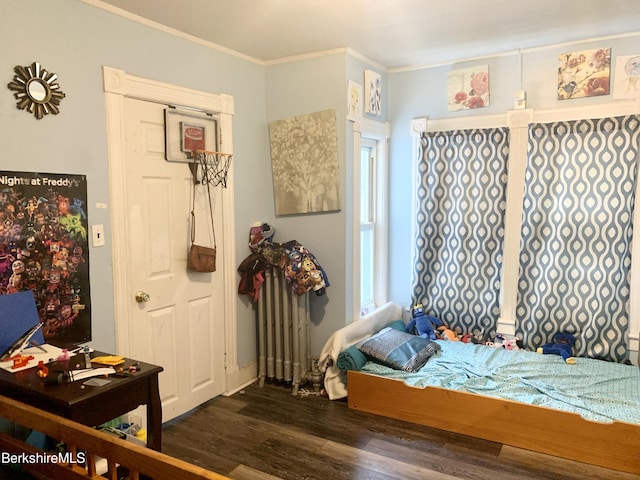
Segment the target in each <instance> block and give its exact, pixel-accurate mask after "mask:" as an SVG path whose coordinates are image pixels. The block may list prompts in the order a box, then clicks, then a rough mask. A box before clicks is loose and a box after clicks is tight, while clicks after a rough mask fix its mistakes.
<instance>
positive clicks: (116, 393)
mask: <svg viewBox="0 0 640 480" xmlns="http://www.w3.org/2000/svg"><path fill="white" fill-rule="evenodd" d="M102 355H107V354H105V353H101V352H94V353H92V354H91V356H92V357H98V356H102ZM76 363H80V365H82V366H83V367H84V356H83V355H78V356H76V357H72V358H71V360H69V364H70V365H75V364H76ZM134 363H138V364H139V365H140V371H138V372H136V373H132V374H131V375H129V376H128V377H114V376H109V380H111V381H110V382H109V383H108V384H106V385H104V386H101V387H88V386H87V387H84V388H82V384H83V383H84V382H85V380H80V381H77V382H72V383H63V384H61V385H47V384H45V383H44V382H43V381H42V380H41V379H40V378H39V377H38V375H37V373H36V369H35V368H30V369H28V370H23V371H21V372H17V373H11V372H8V371H6V370H4V369H0V393H1V394H2V395H5V396H7V397H10V398H13V399H15V400H19V401H21V402H24V403H26V404H28V405H31V406H33V407H36V408H40V409H42V410H45V411H47V412H51V413H54V414H56V415H60V416H62V417H65V418H68V419H70V420H74V421H76V422H78V423H82V424H84V425H87V426H91V427H94V426H97V425H100V424H103V423H105V422H108V421H109V420H112V419H114V418H116V417H119V416H120V415H123V414H125V413H127V412H130V411H131V410H134V409H136V408H137V407H138V406H140V405H146V406H147V446H148V447H149V448H152V449H154V450H157V451H160V450H161V447H162V405H161V403H160V392H159V390H158V374H159V373H160V372H162V367H159V366H156V365H151V364H148V363H143V362H136V361H135V360H131V359H125V363H124V364H123V365H120V366H123V367H124V368H125V370H127V368H128V367H129V365H132V364H134ZM97 366H100V367H102V365H95V364H94V367H97Z"/></svg>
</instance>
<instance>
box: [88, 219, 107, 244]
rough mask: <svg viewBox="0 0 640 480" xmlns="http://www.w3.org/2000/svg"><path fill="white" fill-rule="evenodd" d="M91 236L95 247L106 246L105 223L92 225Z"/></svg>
mask: <svg viewBox="0 0 640 480" xmlns="http://www.w3.org/2000/svg"><path fill="white" fill-rule="evenodd" d="M91 237H92V239H93V246H94V247H104V244H105V239H104V225H102V224H98V225H91Z"/></svg>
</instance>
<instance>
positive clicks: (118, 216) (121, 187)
mask: <svg viewBox="0 0 640 480" xmlns="http://www.w3.org/2000/svg"><path fill="white" fill-rule="evenodd" d="M102 70H103V72H102V73H103V80H104V92H105V101H106V114H107V147H108V154H107V155H108V162H109V194H110V197H111V240H112V242H111V243H112V252H111V255H112V264H113V297H114V298H113V300H114V314H115V334H116V335H115V337H116V350H117V353H118V354H121V355H125V356H126V355H128V354H129V352H130V351H131V344H130V339H129V335H128V331H129V328H128V324H129V309H130V308H131V302H132V295H133V287H132V286H131V285H130V284H129V279H128V278H127V275H126V264H125V261H126V256H125V254H124V252H125V251H126V245H127V243H126V236H125V231H126V230H125V225H126V222H127V211H126V205H127V201H126V198H127V197H126V189H125V171H126V170H125V144H124V133H123V132H124V98H125V97H130V98H136V99H138V100H146V101H150V102H155V103H163V104H166V105H176V106H185V107H192V108H197V109H201V110H205V111H208V112H219V114H220V131H221V135H220V137H221V139H220V150H221V151H223V152H226V153H233V132H232V122H231V120H232V116H233V114H234V103H233V97H232V96H230V95H225V94H219V95H216V94H211V93H206V92H200V91H196V90H191V89H188V88H183V87H178V86H176V85H172V84H169V83H163V82H158V81H155V80H149V79H146V78H141V77H136V76H134V75H131V74H128V73H126V72H125V71H123V70H119V69H117V68H112V67H107V66H103V68H102ZM233 171H234V167H233V165H232V167H231V168H230V169H229V173H228V178H227V188H223V189H222V202H221V203H222V206H221V207H222V208H221V209H222V234H223V242H224V243H223V245H224V250H225V251H224V255H222V256H221V257H222V258H221V260H222V262H221V263H222V268H221V269H220V268H219V269H218V271H219V272H220V270H221V272H220V273H221V274H222V275H223V282H222V283H223V288H224V335H225V390H229V387H231V388H233V386H234V385H235V384H236V383H237V377H238V370H239V369H238V355H237V344H238V342H237V327H236V325H237V322H236V302H235V298H236V287H235V282H236V266H235V258H236V250H235V233H234V232H235V205H234V187H233V186H234V182H233ZM218 261H219V263H220V259H219V260H218Z"/></svg>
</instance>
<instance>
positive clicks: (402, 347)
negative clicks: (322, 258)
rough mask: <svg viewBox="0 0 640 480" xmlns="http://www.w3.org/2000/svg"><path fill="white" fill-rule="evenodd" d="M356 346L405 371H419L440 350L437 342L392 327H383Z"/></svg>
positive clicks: (389, 365)
mask: <svg viewBox="0 0 640 480" xmlns="http://www.w3.org/2000/svg"><path fill="white" fill-rule="evenodd" d="M356 347H357V348H358V350H360V351H361V352H362V353H364V354H365V355H367V356H369V357H372V358H374V359H375V360H377V361H379V362H380V363H382V364H383V365H386V366H388V367H391V368H394V369H396V370H403V371H405V372H416V371H418V370H419V369H420V368H421V367H422V366H423V365H424V364H425V363H427V360H429V358H431V357H432V356H433V355H434V354H435V353H437V352H439V351H440V345H438V344H437V343H436V342H432V341H431V340H428V339H426V338H422V337H419V336H417V335H411V334H410V333H406V332H402V331H400V330H395V329H393V328H390V327H385V328H383V329H382V330H380V331H379V332H378V333H376V334H374V335H372V336H371V337H369V338H367V339H365V340H363V341H362V342H360V343H358V344H357V345H356Z"/></svg>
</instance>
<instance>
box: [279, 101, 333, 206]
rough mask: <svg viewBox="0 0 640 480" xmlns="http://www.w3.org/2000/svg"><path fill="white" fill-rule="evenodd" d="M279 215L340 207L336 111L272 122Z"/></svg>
mask: <svg viewBox="0 0 640 480" xmlns="http://www.w3.org/2000/svg"><path fill="white" fill-rule="evenodd" d="M269 139H270V142H271V167H272V172H273V189H274V197H275V208H276V215H292V214H304V213H316V212H329V211H336V210H339V209H340V205H339V195H338V189H339V182H338V178H339V176H338V169H339V167H338V138H337V127H336V112H335V110H324V111H322V112H316V113H311V114H306V115H299V116H295V117H291V118H287V119H285V120H276V121H273V122H271V123H269Z"/></svg>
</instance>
